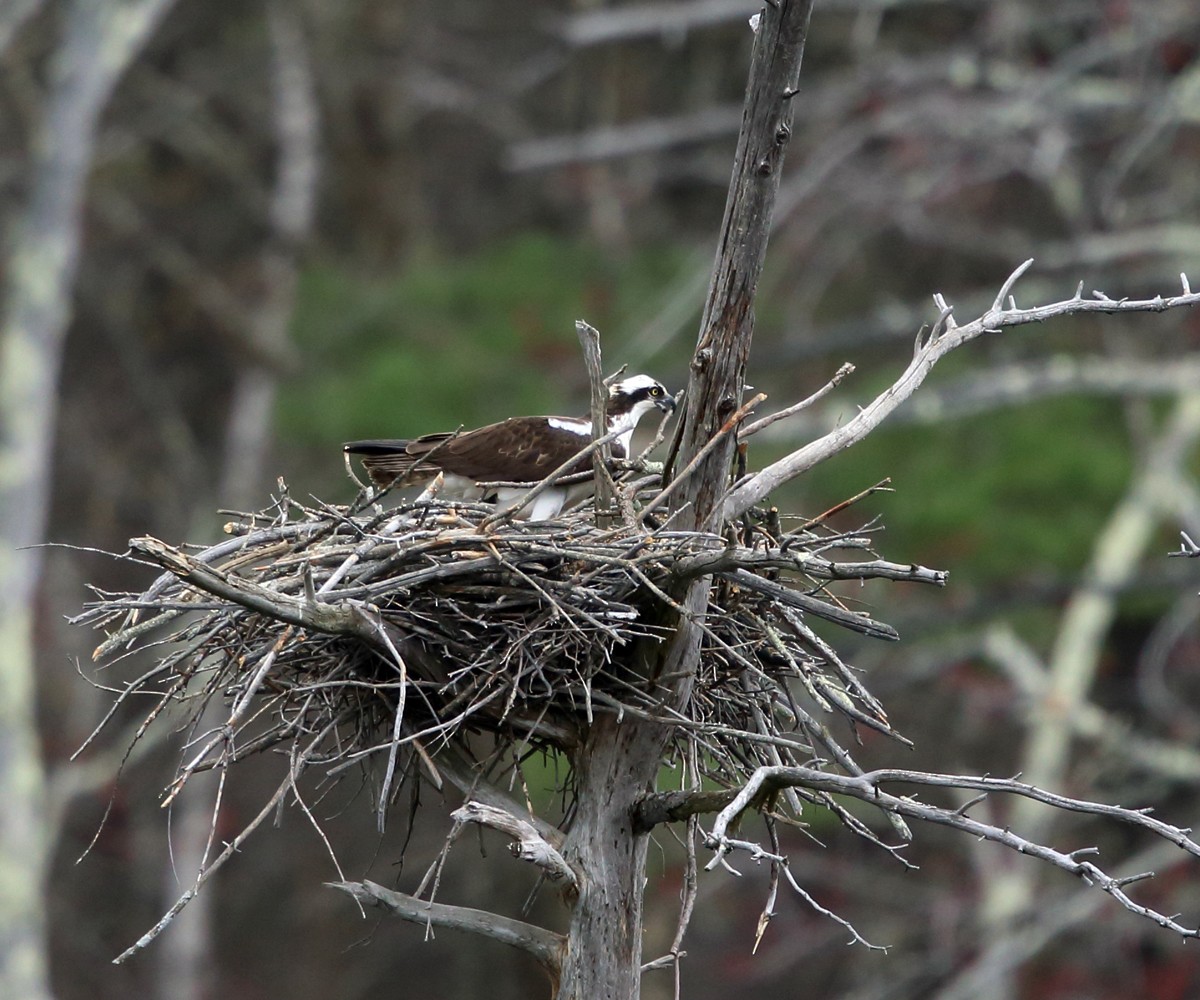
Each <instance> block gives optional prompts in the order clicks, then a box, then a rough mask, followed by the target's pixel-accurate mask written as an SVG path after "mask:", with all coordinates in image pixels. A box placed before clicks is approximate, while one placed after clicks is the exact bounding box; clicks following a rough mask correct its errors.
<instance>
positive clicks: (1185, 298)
mask: <svg viewBox="0 0 1200 1000" xmlns="http://www.w3.org/2000/svg"><path fill="white" fill-rule="evenodd" d="M1032 264H1033V260H1032V259H1030V260H1027V261H1025V262H1024V263H1023V264H1022V265H1021V266H1020V267H1018V268H1017V269H1016V270H1015V271H1013V273H1012V274H1010V275H1009V276H1008V278H1007V280H1006V281H1005V282H1004V284H1003V286H1001V288H1000V292H999V293H998V294H997V296H996V299H995V301H994V302H993V303H992V308H991V309H989V310H988V311H987V312H986V313H984V314H983V315H982V316H980V317H979V318H978V319H975V320H972V321H971V322H970V323H967V324H965V325H963V326H959V325H957V324H956V323H955V321H954V317H953V308H952V307H951V306H948V305H946V303H945V300H944V299H943V298H942V297H941V296H940V295H937V296H934V302H935V304H936V305H937V306H938V308H939V315H938V319H937V322H936V323H935V324H934V326H933V329H932V330H931V331H930V334H929V336H928V337H927V338H922V337H921V336H920V335H918V338H917V344H916V349H915V351H914V353H913V359H912V361H911V362H910V363H909V366H908V367H907V368H906V369H905V370H904V373H903V374H902V375H901V376H900V377H899V378H898V379H897V380H896V381H895V382H894V383H893V384H892V385H891V386H889V387H888V388H887V389H886V390H885V391H884V392H882V393H881V394H880V395H879V396H877V397H876V398H875V399H874V400H872V401H871V402H870V403H868V404H867V405H866V406H865V407H863V408H862V409H861V410H860V411H859V412H858V413H857V414H856V415H855V416H854V417H853V418H852V419H851V420H849V421H847V422H846V423H845V424H843V425H842V426H840V427H838V428H836V429H835V430H832V431H830V432H829V433H828V434H826V435H824V436H823V437H820V438H817V440H815V441H811V442H809V443H808V444H806V445H805V446H804V447H803V448H799V449H797V450H796V451H793V452H792V453H791V454H789V455H785V456H784V457H783V458H781V459H779V461H777V462H774V463H772V464H771V465H768V466H767V467H766V468H765V469H763V470H761V471H760V472H758V473H756V474H755V475H754V476H752V477H751V478H750V479H748V480H746V481H745V482H744V483H742V484H740V485H739V486H737V487H736V488H735V489H734V490H732V491H731V492H730V493H729V495H728V496H727V497H726V498H725V505H724V511H723V513H724V517H725V520H726V521H730V520H733V519H734V518H736V517H738V516H740V515H741V514H743V513H744V512H745V511H747V510H749V509H750V508H751V507H752V506H754V505H755V504H756V503H758V502H759V501H761V500H762V499H763V498H764V497H765V496H766V495H767V494H768V493H770V492H771V491H772V490H775V489H778V488H779V487H780V486H782V485H783V484H784V483H786V482H788V481H789V480H792V479H795V478H796V477H797V476H799V475H801V474H802V473H804V472H806V471H807V470H809V469H811V468H812V467H813V466H814V465H817V464H818V463H820V462H823V461H824V460H825V459H827V458H829V457H831V456H832V455H836V454H837V453H838V452H841V451H845V450H846V449H847V448H849V447H850V446H851V445H853V444H856V443H857V442H859V441H861V440H862V439H863V438H865V437H866V436H867V435H868V434H870V433H871V431H873V430H874V429H875V428H876V427H878V426H879V424H880V423H881V422H882V421H883V419H884V418H885V417H886V416H887V415H888V414H889V413H891V412H892V411H893V410H895V409H896V408H897V407H898V406H899V405H900V404H901V403H903V402H904V401H905V400H906V399H908V397H909V396H911V395H912V394H913V393H914V392H915V391H916V389H917V387H918V386H920V385H921V383H922V382H924V381H925V377H926V376H927V375H928V374H929V372H930V371H931V370H932V369H933V366H934V365H935V364H937V362H938V361H939V360H941V358H943V357H944V356H945V355H947V354H949V353H950V352H951V351H952V350H954V349H955V348H956V347H961V346H962V345H963V344H965V343H967V342H969V341H971V340H974V339H975V338H976V337H979V336H981V335H982V334H985V333H999V332H1000V331H1001V330H1003V329H1004V328H1005V327H1010V326H1022V325H1024V324H1026V323H1043V322H1045V321H1046V320H1049V319H1055V318H1057V317H1059V316H1075V315H1079V314H1080V313H1097V312H1098V313H1124V312H1165V311H1166V310H1168V309H1178V308H1180V307H1183V306H1194V305H1200V292H1193V291H1192V290H1191V287H1190V286H1189V284H1188V281H1187V278H1186V276H1183V275H1181V276H1180V278H1181V284H1182V287H1183V292H1182V294H1180V295H1175V296H1170V297H1167V298H1164V297H1163V296H1161V295H1156V296H1155V297H1154V298H1152V299H1113V298H1109V297H1108V296H1107V295H1105V294H1104V293H1103V292H1093V293H1092V298H1084V297H1083V285H1082V284H1080V286H1079V287H1078V288H1077V289H1076V291H1075V294H1074V295H1073V296H1072V297H1071V298H1069V299H1064V300H1062V301H1061V302H1052V303H1050V304H1049V305H1044V306H1034V307H1032V308H1030V309H1018V308H1017V305H1016V302H1015V301H1014V299H1013V297H1012V289H1013V286H1014V285H1015V284H1016V282H1017V279H1019V278H1020V277H1021V275H1023V274H1024V273H1025V272H1026V271H1027V270H1028V269H1029V267H1030V265H1032Z"/></svg>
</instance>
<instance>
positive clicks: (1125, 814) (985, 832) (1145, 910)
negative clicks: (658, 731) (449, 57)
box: [644, 767, 1200, 937]
mask: <svg viewBox="0 0 1200 1000" xmlns="http://www.w3.org/2000/svg"><path fill="white" fill-rule="evenodd" d="M890 782H901V783H904V784H915V785H922V786H927V787H930V786H931V787H941V788H957V789H968V788H970V789H977V790H980V791H984V792H1003V793H1008V794H1013V795H1018V796H1021V797H1022V798H1026V799H1031V800H1034V801H1037V802H1041V803H1044V804H1046V805H1049V806H1052V807H1054V808H1057V809H1065V810H1068V811H1071V812H1081V813H1088V814H1091V815H1095V816H1104V817H1106V818H1109V819H1114V820H1117V821H1118V822H1122V823H1126V824H1129V825H1130V826H1136V827H1140V828H1142V829H1145V830H1148V831H1149V832H1151V833H1153V834H1155V835H1156V836H1158V837H1161V838H1163V839H1164V840H1167V841H1169V842H1170V843H1172V844H1174V845H1175V846H1176V847H1178V848H1180V849H1181V850H1183V851H1186V852H1187V853H1188V854H1191V855H1192V856H1193V857H1197V858H1200V844H1197V843H1195V842H1194V841H1192V840H1191V839H1190V838H1189V837H1188V834H1189V833H1190V832H1191V831H1190V830H1187V829H1182V828H1179V827H1174V826H1171V825H1169V824H1167V823H1163V822H1161V821H1160V820H1156V819H1153V818H1151V817H1150V816H1149V815H1148V812H1149V810H1134V809H1125V808H1123V807H1121V806H1110V805H1105V804H1103V803H1099V802H1089V801H1086V800H1082V799H1072V798H1068V797H1066V796H1063V795H1056V794H1054V793H1053V792H1047V791H1044V790H1042V789H1040V788H1037V787H1035V786H1033V785H1029V784H1025V783H1023V782H1020V781H1017V780H1015V779H1010V778H988V777H982V778H978V777H973V776H970V775H954V774H930V773H926V772H922V771H902V770H877V771H871V772H869V773H867V774H862V775H842V774H832V773H829V772H825V771H818V770H815V769H813V768H808V767H760V768H758V769H757V770H756V771H755V772H754V773H753V774H752V775H751V776H750V779H749V780H748V781H747V782H746V783H745V784H744V785H743V786H742V787H741V788H740V789H739V790H738V792H737V794H736V795H735V796H734V797H733V799H732V800H731V801H730V802H729V803H728V804H727V805H726V806H724V807H723V808H722V809H721V811H720V812H719V813H718V815H717V818H716V820H715V821H714V823H713V829H712V833H711V834H710V836H709V837H708V839H707V840H706V842H705V843H706V844H707V846H709V847H711V848H713V849H714V850H715V851H716V856H715V857H714V859H713V861H712V862H711V863H710V864H709V866H708V867H710V868H711V867H713V866H714V865H716V864H718V863H720V861H721V859H722V858H723V857H724V855H726V854H728V853H729V852H730V851H732V850H743V849H744V850H750V849H758V850H761V848H759V847H758V846H757V845H755V844H752V843H749V842H746V841H740V840H732V839H730V838H729V837H728V836H727V833H726V831H727V830H728V829H729V826H730V824H731V823H733V822H734V820H736V819H737V818H738V817H739V816H740V815H741V814H742V813H743V812H744V811H745V810H746V809H747V808H749V807H750V806H751V805H752V804H753V803H754V802H755V800H756V799H758V798H759V797H760V796H761V795H763V794H764V793H768V792H770V791H775V790H778V789H781V788H808V789H812V790H814V791H823V792H828V793H830V794H834V795H848V796H850V797H852V798H856V799H859V800H861V801H863V802H868V803H870V804H871V805H874V806H877V807H878V808H880V809H882V810H884V811H885V812H891V813H895V814H898V815H901V816H905V817H908V818H910V819H919V820H923V821H925V822H927V823H936V824H938V825H940V826H948V827H951V828H953V829H956V830H959V831H961V832H963V833H968V834H970V835H972V836H975V837H978V838H980V839H982V840H989V841H992V842H994V843H998V844H1002V845H1004V846H1005V847H1008V848H1011V849H1012V850H1014V851H1016V852H1017V853H1019V854H1027V855H1029V856H1031V857H1034V858H1037V859H1038V860H1040V861H1045V862H1047V863H1049V864H1051V865H1054V866H1055V867H1057V868H1061V869H1062V870H1063V871H1065V872H1068V873H1070V874H1072V875H1076V876H1078V877H1080V878H1082V879H1083V880H1084V881H1085V882H1087V883H1088V884H1090V885H1095V886H1096V887H1097V888H1099V889H1100V890H1102V891H1103V892H1106V893H1108V894H1109V895H1110V896H1112V897H1113V898H1114V899H1116V900H1117V901H1118V902H1119V903H1120V904H1121V905H1122V906H1124V907H1125V909H1127V910H1129V911H1131V912H1132V913H1135V914H1137V915H1139V916H1142V917H1146V918H1148V919H1150V920H1152V921H1154V922H1155V923H1156V924H1158V925H1159V926H1161V927H1165V928H1167V929H1169V930H1173V931H1175V932H1176V933H1177V934H1180V935H1181V936H1183V937H1200V930H1196V929H1194V928H1188V927H1185V926H1183V925H1182V924H1179V923H1178V922H1176V921H1175V920H1174V919H1173V918H1172V917H1169V916H1167V915H1165V914H1162V913H1159V912H1158V911H1156V910H1153V909H1150V908H1149V907H1145V906H1142V905H1141V904H1139V903H1135V902H1134V901H1133V900H1132V899H1130V898H1129V896H1128V895H1126V893H1125V892H1124V888H1123V887H1124V886H1125V885H1128V884H1130V883H1131V882H1133V881H1137V880H1140V879H1142V878H1148V877H1149V875H1150V874H1151V873H1147V874H1143V875H1139V876H1134V877H1127V878H1115V877H1113V876H1111V875H1108V874H1107V873H1106V872H1104V871H1103V870H1101V869H1100V868H1099V867H1097V866H1096V865H1094V864H1092V863H1091V862H1090V861H1081V860H1079V858H1080V857H1081V856H1082V855H1084V854H1088V853H1095V852H1094V851H1092V850H1090V849H1088V850H1078V851H1073V852H1071V853H1069V854H1064V853H1063V852H1061V851H1057V850H1055V849H1054V848H1052V847H1047V846H1046V845H1044V844H1039V843H1035V842H1033V841H1030V840H1027V839H1025V838H1024V837H1021V836H1019V835H1018V834H1015V833H1013V832H1012V831H1011V830H1009V829H1008V828H1002V827H998V826H993V825H991V824H989V823H982V822H980V821H978V820H974V819H971V818H970V817H969V816H967V815H966V814H965V812H966V811H965V810H964V809H944V808H941V807H939V806H933V805H928V804H926V803H924V802H919V801H917V800H916V799H914V798H911V797H908V796H896V795H892V794H890V793H888V792H885V791H883V789H882V787H881V786H882V785H883V784H885V783H890ZM647 798H648V799H652V798H653V797H652V796H648V797H647ZM703 804H704V805H705V806H710V805H711V800H706V801H704V803H703ZM686 805H687V804H686V802H685V801H682V800H679V799H675V800H674V801H673V802H672V809H673V813H674V814H675V815H681V814H684V813H685V810H686ZM652 812H653V810H652V807H651V805H650V803H649V802H647V805H646V810H645V813H644V814H645V815H650V814H652Z"/></svg>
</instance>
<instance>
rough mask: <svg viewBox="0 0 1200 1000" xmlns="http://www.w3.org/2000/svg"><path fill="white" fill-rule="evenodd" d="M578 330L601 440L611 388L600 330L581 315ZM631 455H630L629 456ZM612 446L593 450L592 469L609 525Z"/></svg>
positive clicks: (602, 519) (599, 515) (601, 521)
mask: <svg viewBox="0 0 1200 1000" xmlns="http://www.w3.org/2000/svg"><path fill="white" fill-rule="evenodd" d="M575 333H576V334H577V335H578V337H579V344H580V346H581V347H582V348H583V363H584V367H586V368H587V374H588V385H589V386H590V388H591V414H592V441H593V443H595V442H598V441H599V440H600V439H601V438H602V437H604V434H605V431H606V430H607V428H608V391H607V390H606V389H605V387H604V368H603V367H602V365H601V363H600V331H599V330H597V329H596V328H595V327H594V326H592V325H590V324H589V323H585V322H584V321H583V320H581V319H577V320H576V321H575ZM626 457H628V456H626ZM611 458H612V449H610V448H609V447H608V446H607V445H604V444H597V445H596V450H595V451H593V452H592V473H593V476H594V481H595V500H594V504H595V509H596V525H597V526H598V527H607V526H608V523H609V521H610V520H611V508H612V505H613V484H612V482H611V480H610V479H609V475H608V464H609V461H610V460H611Z"/></svg>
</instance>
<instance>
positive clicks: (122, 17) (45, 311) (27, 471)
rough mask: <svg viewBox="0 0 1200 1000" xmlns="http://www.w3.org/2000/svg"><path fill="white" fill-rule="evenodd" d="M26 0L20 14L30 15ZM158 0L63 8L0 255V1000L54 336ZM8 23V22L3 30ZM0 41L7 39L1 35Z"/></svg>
mask: <svg viewBox="0 0 1200 1000" xmlns="http://www.w3.org/2000/svg"><path fill="white" fill-rule="evenodd" d="M35 6H36V5H30V4H24V5H22V6H21V8H20V9H19V10H18V11H17V13H18V15H23V14H29V13H32V11H33V9H34V7H35ZM169 6H170V0H132V2H126V3H117V4H109V3H102V2H99V0H79V2H77V3H74V4H71V5H70V6H68V8H67V9H66V11H65V12H64V18H65V20H64V25H63V36H62V41H61V43H60V44H59V47H58V49H57V51H56V53H55V55H54V59H53V65H52V71H51V80H52V82H51V85H50V89H49V92H48V95H47V100H46V109H45V113H44V114H43V116H42V120H41V126H40V128H39V130H38V133H37V137H36V139H35V147H34V156H33V163H32V168H31V174H30V176H31V178H32V179H31V184H30V198H29V203H28V207H27V208H26V210H25V212H24V214H23V216H22V218H21V219H20V220H19V223H18V227H17V236H16V241H15V245H14V248H13V251H12V253H11V255H10V257H9V260H8V276H9V286H8V301H7V303H6V308H5V315H4V323H3V330H2V332H0V553H2V557H0V801H3V803H4V808H3V809H2V810H0V884H2V885H3V886H4V894H3V899H4V905H3V912H0V921H2V923H3V932H2V933H0V994H3V995H4V996H11V997H24V998H29V1000H36V998H38V997H44V996H47V995H48V990H49V987H48V985H47V969H46V960H45V946H44V941H43V934H44V908H43V904H42V892H43V888H42V884H41V883H42V875H43V871H44V865H45V861H46V854H47V852H46V842H47V839H48V834H50V833H52V831H47V830H45V829H43V828H42V819H41V817H42V815H43V813H42V800H43V785H44V782H43V771H42V764H41V760H40V753H39V747H38V740H37V733H36V722H35V712H34V702H35V688H34V683H33V677H34V674H33V666H34V663H33V660H34V635H33V629H34V622H33V607H34V596H35V591H36V588H37V582H38V577H39V574H40V570H41V558H40V553H39V550H38V549H36V548H32V547H31V546H36V545H37V544H38V543H39V542H41V541H42V539H43V535H44V531H45V525H46V517H47V512H48V510H47V508H48V505H49V497H48V489H49V482H50V472H51V444H52V441H53V428H54V416H55V407H56V405H57V401H58V391H57V387H58V373H59V367H60V364H61V360H62V349H63V340H64V337H65V334H66V330H67V326H68V323H69V321H70V314H71V291H72V287H73V285H74V281H75V270H76V264H77V261H78V258H79V247H80V242H81V236H80V214H81V211H80V210H81V205H82V203H83V195H84V188H85V185H86V183H87V174H88V169H89V167H90V164H91V159H92V151H93V148H94V146H95V137H96V130H97V127H98V123H99V119H100V113H101V111H102V110H103V108H104V106H105V104H106V103H107V101H108V98H109V95H110V94H111V93H112V90H113V87H114V86H115V84H116V82H117V80H118V79H119V78H120V76H121V73H122V72H123V71H124V70H125V68H126V67H127V66H128V65H129V63H130V61H131V60H132V59H133V57H134V55H135V54H136V53H137V52H138V50H139V49H140V48H141V45H142V43H143V42H144V41H145V40H146V38H147V37H148V36H149V34H150V32H151V30H152V29H153V28H154V26H155V25H156V24H157V23H158V20H159V18H160V17H161V16H162V14H163V12H164V11H165V10H166V9H167V8H168V7H169ZM20 20H21V18H20V16H18V17H16V18H14V19H13V20H11V21H8V22H6V24H7V25H11V27H12V29H13V30H15V29H16V27H17V26H18V25H19V23H20ZM5 41H7V39H5Z"/></svg>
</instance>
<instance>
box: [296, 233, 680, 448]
mask: <svg viewBox="0 0 1200 1000" xmlns="http://www.w3.org/2000/svg"><path fill="white" fill-rule="evenodd" d="M681 260H682V254H681V252H678V251H672V250H670V249H664V248H661V247H660V248H653V249H646V250H642V251H639V252H636V253H632V254H629V255H623V256H621V257H611V256H606V255H605V254H604V253H603V252H601V251H600V250H599V249H597V248H595V247H594V246H591V245H587V244H582V243H576V242H566V241H563V240H558V239H555V238H553V237H550V236H546V235H525V236H520V237H517V238H514V239H512V240H508V241H505V242H503V243H501V244H499V245H497V246H494V247H491V248H489V249H487V250H485V251H483V252H481V253H479V254H477V255H475V256H472V257H469V258H456V259H447V258H445V257H442V256H439V255H436V254H434V253H426V254H422V255H417V256H416V257H415V258H414V259H413V260H412V261H410V263H409V264H408V266H407V267H405V269H404V270H403V271H402V272H400V273H399V274H397V275H396V276H395V277H391V278H380V277H363V276H361V275H359V274H356V273H352V272H347V271H344V270H340V269H338V268H336V267H334V266H329V265H325V266H316V267H313V268H310V269H309V270H308V271H307V272H306V273H305V275H304V277H303V281H302V284H301V288H300V294H299V299H298V307H297V312H296V319H295V324H294V336H295V339H296V341H297V344H298V348H299V351H300V353H301V355H302V357H303V358H304V361H305V370H304V372H303V373H302V374H301V375H300V376H299V377H297V378H295V379H293V380H291V382H290V384H289V385H288V386H287V387H286V389H285V391H284V393H283V396H282V399H281V402H280V427H281V433H282V436H283V437H284V439H285V441H290V442H291V443H292V444H294V445H301V446H308V447H313V448H316V447H325V448H332V449H334V454H336V448H337V446H338V445H339V444H340V443H341V442H342V441H343V440H348V439H351V438H356V437H394V436H405V435H412V434H420V433H425V432H428V431H435V430H448V429H453V428H454V427H456V426H458V425H459V424H460V423H463V424H466V425H467V426H472V425H477V424H481V423H486V422H490V421H492V420H498V419H502V418H503V417H504V416H506V415H509V414H512V413H538V412H555V411H561V410H562V409H564V408H565V409H567V412H575V411H576V410H579V409H580V407H581V405H582V404H581V401H586V389H585V388H584V385H585V383H584V374H583V365H582V362H581V360H580V350H579V345H578V341H577V340H576V336H575V320H577V319H586V320H587V321H588V322H590V323H592V324H593V325H594V326H596V327H598V328H599V329H600V330H601V333H602V334H603V335H604V345H605V349H606V350H605V357H606V359H607V361H608V363H609V364H611V365H612V366H613V367H615V366H616V365H617V364H618V363H619V361H620V359H621V350H620V345H621V344H622V343H623V342H624V340H623V338H627V337H628V336H629V334H628V332H627V331H624V330H623V329H622V323H624V322H627V321H628V318H629V316H630V314H631V312H632V310H633V308H634V307H635V306H636V305H637V304H638V303H639V302H642V301H644V299H645V298H646V296H647V295H649V294H652V291H653V290H655V289H658V288H660V287H661V286H662V285H663V284H664V283H666V282H667V281H668V280H669V278H670V277H671V276H672V275H673V273H674V271H675V270H676V269H677V268H678V266H679V262H680V261H681Z"/></svg>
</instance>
